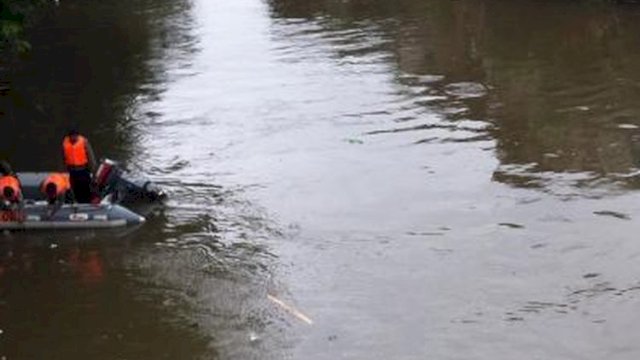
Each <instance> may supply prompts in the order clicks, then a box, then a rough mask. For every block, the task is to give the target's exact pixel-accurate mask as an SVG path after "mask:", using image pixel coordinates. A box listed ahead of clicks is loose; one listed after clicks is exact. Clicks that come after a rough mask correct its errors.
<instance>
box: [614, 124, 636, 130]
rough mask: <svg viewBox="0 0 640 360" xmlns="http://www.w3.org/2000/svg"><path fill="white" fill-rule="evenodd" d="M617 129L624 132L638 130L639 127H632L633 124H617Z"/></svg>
mask: <svg viewBox="0 0 640 360" xmlns="http://www.w3.org/2000/svg"><path fill="white" fill-rule="evenodd" d="M617 128H618V129H624V130H633V129H638V128H640V126H638V125H634V124H618V126H617Z"/></svg>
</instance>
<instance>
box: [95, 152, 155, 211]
mask: <svg viewBox="0 0 640 360" xmlns="http://www.w3.org/2000/svg"><path fill="white" fill-rule="evenodd" d="M125 175H127V176H125ZM94 179H95V180H94V181H95V185H96V186H97V188H98V191H99V192H100V194H101V195H102V196H106V195H108V194H112V196H113V201H114V202H123V203H132V202H136V201H141V200H142V201H144V200H146V201H162V200H164V199H165V198H166V194H165V192H164V191H163V190H162V189H160V187H158V186H157V185H156V184H154V183H152V182H151V181H148V180H138V179H129V176H128V174H123V171H122V169H121V168H120V167H119V166H118V164H117V163H116V162H115V161H113V160H110V159H104V160H103V161H102V162H101V163H100V166H99V167H98V170H97V171H96V174H95V177H94Z"/></svg>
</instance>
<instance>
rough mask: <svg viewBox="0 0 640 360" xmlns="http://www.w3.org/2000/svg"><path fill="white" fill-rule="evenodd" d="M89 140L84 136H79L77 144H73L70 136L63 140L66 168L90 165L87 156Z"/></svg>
mask: <svg viewBox="0 0 640 360" xmlns="http://www.w3.org/2000/svg"><path fill="white" fill-rule="evenodd" d="M86 145H87V139H85V138H84V136H82V135H78V140H77V141H76V143H75V144H73V143H71V139H70V138H69V136H65V137H64V140H62V150H63V151H64V164H65V165H66V166H73V167H83V166H87V165H88V164H89V156H88V155H87V146H86Z"/></svg>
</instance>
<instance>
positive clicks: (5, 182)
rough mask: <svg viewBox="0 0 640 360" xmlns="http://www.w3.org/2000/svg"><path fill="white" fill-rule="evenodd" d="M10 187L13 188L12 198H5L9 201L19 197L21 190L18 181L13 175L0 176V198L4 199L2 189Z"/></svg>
mask: <svg viewBox="0 0 640 360" xmlns="http://www.w3.org/2000/svg"><path fill="white" fill-rule="evenodd" d="M6 187H10V188H11V189H13V198H12V199H5V200H9V201H17V200H18V199H20V197H21V194H22V192H21V191H20V181H19V180H18V178H17V177H15V176H13V175H5V176H1V177H0V198H3V199H4V189H5V188H6Z"/></svg>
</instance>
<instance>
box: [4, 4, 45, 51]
mask: <svg viewBox="0 0 640 360" xmlns="http://www.w3.org/2000/svg"><path fill="white" fill-rule="evenodd" d="M53 3H54V1H52V0H0V51H17V52H24V51H27V50H29V49H30V47H31V46H30V45H29V43H28V42H27V41H26V40H25V39H24V28H25V26H27V25H28V24H29V23H30V22H31V21H32V20H33V19H34V18H35V14H37V13H38V10H40V9H42V8H44V7H45V6H46V5H48V4H53Z"/></svg>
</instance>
